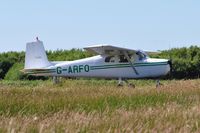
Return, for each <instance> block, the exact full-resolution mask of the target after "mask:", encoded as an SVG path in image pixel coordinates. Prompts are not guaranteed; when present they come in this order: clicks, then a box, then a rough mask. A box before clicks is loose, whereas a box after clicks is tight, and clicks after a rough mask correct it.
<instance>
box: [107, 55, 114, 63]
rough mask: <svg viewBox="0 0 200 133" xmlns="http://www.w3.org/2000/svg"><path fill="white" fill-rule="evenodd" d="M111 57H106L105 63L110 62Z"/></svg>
mask: <svg viewBox="0 0 200 133" xmlns="http://www.w3.org/2000/svg"><path fill="white" fill-rule="evenodd" d="M112 57H113V56H108V57H106V58H105V62H110V59H111V58H112Z"/></svg>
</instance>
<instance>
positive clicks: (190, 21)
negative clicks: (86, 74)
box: [0, 0, 200, 52]
mask: <svg viewBox="0 0 200 133" xmlns="http://www.w3.org/2000/svg"><path fill="white" fill-rule="evenodd" d="M199 7H200V1H199V0H190V1H189V0H165V1H164V0H137V1H136V0H32V1H31V0H17V1H14V0H0V46H1V48H0V52H5V51H23V50H25V44H26V42H30V41H34V40H35V37H36V36H38V37H39V38H40V40H42V41H43V42H44V44H45V48H46V49H47V50H50V49H51V50H56V49H71V48H83V47H84V46H88V45H93V44H102V43H103V44H105V43H106V44H113V45H116V46H121V47H127V48H132V49H144V50H152V51H156V50H163V49H169V48H173V47H183V46H190V45H198V44H200V8H199Z"/></svg>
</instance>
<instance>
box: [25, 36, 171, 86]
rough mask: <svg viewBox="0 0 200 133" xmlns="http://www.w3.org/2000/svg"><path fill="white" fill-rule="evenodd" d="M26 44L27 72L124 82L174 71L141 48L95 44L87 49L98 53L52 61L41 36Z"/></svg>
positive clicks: (56, 76)
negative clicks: (82, 57) (85, 56)
mask: <svg viewBox="0 0 200 133" xmlns="http://www.w3.org/2000/svg"><path fill="white" fill-rule="evenodd" d="M36 39H37V40H36V41H35V42H30V43H27V44H26V54H25V66H24V69H23V70H22V71H23V72H24V73H25V74H28V75H34V76H50V77H54V78H53V79H54V81H55V82H57V79H58V77H69V78H71V77H89V78H109V79H110V78H111V79H118V80H119V82H118V85H119V86H121V85H123V82H124V81H123V80H125V79H142V78H155V77H160V76H164V75H167V74H168V73H169V72H170V70H171V61H170V60H168V59H156V58H150V57H149V56H148V54H147V53H149V52H144V51H141V50H134V49H127V48H122V47H116V46H112V45H96V46H89V47H86V48H84V49H85V50H87V51H88V52H92V53H94V54H96V56H93V57H88V58H84V59H79V60H74V61H49V60H48V58H47V55H46V52H45V49H44V45H43V42H42V41H40V40H39V39H38V38H36Z"/></svg>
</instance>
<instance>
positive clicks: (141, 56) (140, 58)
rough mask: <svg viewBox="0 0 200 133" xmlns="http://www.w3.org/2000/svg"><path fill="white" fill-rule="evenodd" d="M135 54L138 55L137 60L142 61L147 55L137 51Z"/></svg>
mask: <svg viewBox="0 0 200 133" xmlns="http://www.w3.org/2000/svg"><path fill="white" fill-rule="evenodd" d="M136 54H137V55H138V58H139V60H143V59H146V58H147V55H146V54H145V53H144V52H142V51H137V52H136Z"/></svg>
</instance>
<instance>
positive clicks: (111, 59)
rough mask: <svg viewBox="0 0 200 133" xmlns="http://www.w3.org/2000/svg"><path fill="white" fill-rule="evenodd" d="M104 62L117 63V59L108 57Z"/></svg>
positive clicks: (116, 57)
mask: <svg viewBox="0 0 200 133" xmlns="http://www.w3.org/2000/svg"><path fill="white" fill-rule="evenodd" d="M105 62H107V63H108V62H112V63H117V62H119V57H118V56H108V57H106V58H105Z"/></svg>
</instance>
